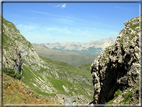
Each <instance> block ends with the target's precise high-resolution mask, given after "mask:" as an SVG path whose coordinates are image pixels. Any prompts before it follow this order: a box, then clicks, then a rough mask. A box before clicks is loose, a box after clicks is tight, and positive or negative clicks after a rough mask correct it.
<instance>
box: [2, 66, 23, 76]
mask: <svg viewBox="0 0 142 107" xmlns="http://www.w3.org/2000/svg"><path fill="white" fill-rule="evenodd" d="M3 72H4V73H6V74H7V75H9V76H11V77H13V78H16V79H20V78H21V74H20V73H19V72H15V70H14V69H9V68H3Z"/></svg>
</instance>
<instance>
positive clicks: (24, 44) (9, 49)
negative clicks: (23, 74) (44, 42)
mask: <svg viewBox="0 0 142 107" xmlns="http://www.w3.org/2000/svg"><path fill="white" fill-rule="evenodd" d="M3 39H5V40H3V65H4V66H5V67H8V68H11V69H15V70H17V69H22V62H23V63H24V64H26V65H27V66H30V67H31V68H32V69H33V70H40V69H41V67H45V68H46V66H47V64H46V63H45V62H44V61H42V60H41V59H40V58H39V56H38V54H37V53H36V52H35V50H34V48H33V46H32V44H31V43H30V42H29V41H27V40H26V39H25V38H24V37H23V35H22V34H21V33H20V31H19V30H18V29H17V28H16V26H15V25H14V24H13V23H11V22H9V21H7V20H5V19H4V18H3ZM12 55H13V56H12ZM14 55H17V56H14ZM10 58H15V59H12V60H11V61H8V60H10ZM45 65H46V66H45ZM20 67H21V68H20Z"/></svg>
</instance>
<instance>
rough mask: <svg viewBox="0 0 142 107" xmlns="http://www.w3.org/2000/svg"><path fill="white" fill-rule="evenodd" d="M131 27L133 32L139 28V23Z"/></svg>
mask: <svg viewBox="0 0 142 107" xmlns="http://www.w3.org/2000/svg"><path fill="white" fill-rule="evenodd" d="M129 27H130V28H132V29H133V30H135V28H136V27H139V23H137V24H134V25H132V24H130V26H129Z"/></svg>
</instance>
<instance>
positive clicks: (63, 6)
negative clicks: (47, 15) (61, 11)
mask: <svg viewBox="0 0 142 107" xmlns="http://www.w3.org/2000/svg"><path fill="white" fill-rule="evenodd" d="M53 7H61V8H65V7H66V4H63V5H60V4H58V5H56V6H55V5H54V6H53Z"/></svg>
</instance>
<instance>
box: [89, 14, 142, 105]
mask: <svg viewBox="0 0 142 107" xmlns="http://www.w3.org/2000/svg"><path fill="white" fill-rule="evenodd" d="M124 25H125V26H126V27H125V28H124V29H122V30H121V31H120V33H119V35H118V36H117V40H116V42H115V45H113V46H109V47H107V48H106V49H105V51H103V52H102V53H101V54H100V56H98V57H97V58H96V59H95V60H94V62H93V63H92V65H91V67H90V71H91V74H92V77H93V85H94V96H93V102H92V103H93V104H105V103H108V104H138V103H139V74H140V70H139V66H140V65H139V59H140V56H139V30H140V27H139V17H136V18H133V19H131V20H129V21H127V22H125V23H124Z"/></svg>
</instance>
